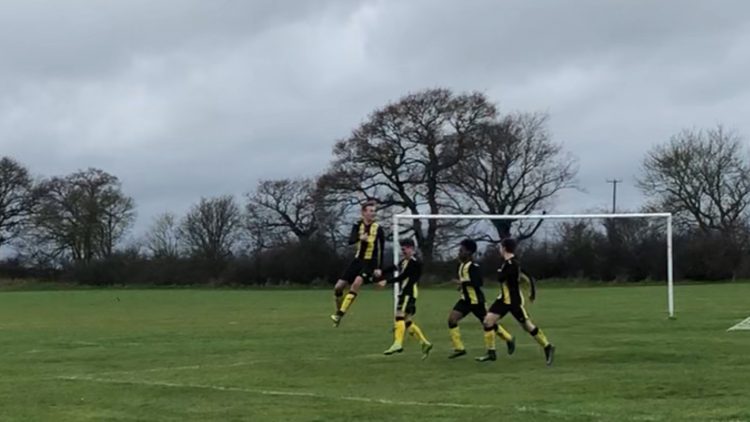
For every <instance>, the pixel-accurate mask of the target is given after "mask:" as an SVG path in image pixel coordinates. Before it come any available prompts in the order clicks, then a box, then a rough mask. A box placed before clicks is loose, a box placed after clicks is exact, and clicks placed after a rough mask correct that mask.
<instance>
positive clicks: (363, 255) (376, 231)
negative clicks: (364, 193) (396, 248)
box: [349, 220, 385, 269]
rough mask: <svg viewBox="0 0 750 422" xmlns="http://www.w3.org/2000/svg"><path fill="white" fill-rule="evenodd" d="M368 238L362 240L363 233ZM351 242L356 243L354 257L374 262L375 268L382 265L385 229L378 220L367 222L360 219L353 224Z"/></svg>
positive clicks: (350, 235) (351, 243)
mask: <svg viewBox="0 0 750 422" xmlns="http://www.w3.org/2000/svg"><path fill="white" fill-rule="evenodd" d="M365 234H366V235H367V240H364V241H363V240H360V239H361V237H362V236H363V235H365ZM349 244H350V245H356V248H355V254H354V257H355V258H357V259H361V260H363V261H368V262H372V263H373V269H379V268H381V267H382V262H383V249H384V246H385V231H383V228H382V227H380V225H379V224H378V223H376V222H372V223H371V224H369V225H368V224H365V222H364V221H362V220H360V221H359V222H357V223H356V224H354V225H353V226H352V231H351V233H350V234H349Z"/></svg>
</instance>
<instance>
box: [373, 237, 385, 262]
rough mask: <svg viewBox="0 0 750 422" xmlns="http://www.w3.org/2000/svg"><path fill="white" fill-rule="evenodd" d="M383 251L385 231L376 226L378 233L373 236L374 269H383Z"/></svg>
mask: <svg viewBox="0 0 750 422" xmlns="http://www.w3.org/2000/svg"><path fill="white" fill-rule="evenodd" d="M384 249H385V230H383V228H382V227H379V226H378V233H377V234H376V235H375V254H376V255H377V256H375V257H374V258H375V269H376V270H380V269H381V268H383V250H384Z"/></svg>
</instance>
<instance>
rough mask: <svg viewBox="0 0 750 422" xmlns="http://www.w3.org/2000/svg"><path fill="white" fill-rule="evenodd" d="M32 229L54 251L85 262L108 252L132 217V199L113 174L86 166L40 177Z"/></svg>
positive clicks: (129, 223) (133, 212)
mask: <svg viewBox="0 0 750 422" xmlns="http://www.w3.org/2000/svg"><path fill="white" fill-rule="evenodd" d="M36 196H37V204H36V207H35V212H34V216H33V224H34V229H35V230H34V231H35V234H36V237H37V239H38V240H39V241H41V242H46V243H47V244H48V245H49V248H50V249H49V250H50V251H51V253H52V254H53V255H55V256H67V257H69V258H71V259H73V260H74V261H82V262H89V261H91V260H92V259H96V258H103V257H108V256H110V255H111V254H112V253H113V251H114V247H115V245H116V244H117V243H118V241H119V240H120V239H122V237H123V236H124V234H125V233H126V232H127V230H129V229H130V227H131V226H132V224H133V222H134V220H135V204H134V201H133V199H132V198H130V197H128V196H126V195H125V194H124V193H123V192H122V187H121V184H120V181H119V180H118V179H117V177H115V176H113V175H111V174H109V173H106V172H104V171H102V170H99V169H93V168H90V169H88V170H85V171H78V172H76V173H73V174H70V175H68V176H64V177H53V178H50V179H47V180H44V181H42V182H41V183H40V184H39V186H38V188H37V189H36Z"/></svg>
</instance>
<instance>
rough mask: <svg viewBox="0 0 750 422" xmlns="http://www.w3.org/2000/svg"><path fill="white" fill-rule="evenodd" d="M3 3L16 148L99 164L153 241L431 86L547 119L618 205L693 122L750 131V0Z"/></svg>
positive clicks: (601, 193) (290, 171)
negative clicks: (158, 223) (161, 228)
mask: <svg viewBox="0 0 750 422" xmlns="http://www.w3.org/2000/svg"><path fill="white" fill-rule="evenodd" d="M720 5H721V7H719V6H718V5H717V4H716V3H710V2H704V1H676V0H672V1H660V2H653V1H614V2H602V1H597V0H587V1H583V0H580V1H568V2H528V1H520V0H514V1H503V2H498V1H490V0H480V1H472V2H463V1H457V0H456V1H432V0H430V1H428V0H420V1H409V2H404V1H396V0H387V1H358V2H354V1H348V0H346V1H345V0H340V1H335V0H327V1H323V0H321V1H304V2H291V1H271V0H268V1H253V2H242V1H214V2H206V1H198V0H185V1H179V2H177V1H175V2H167V1H162V2H146V1H145V0H138V1H130V2H96V1H83V0H79V1H66V2H53V1H13V2H11V1H6V2H4V3H3V5H2V6H0V51H3V55H2V56H0V78H2V81H3V83H1V84H0V154H3V155H12V156H14V157H16V158H17V159H19V160H21V161H22V162H24V163H26V164H27V165H29V166H30V167H31V168H32V170H33V171H34V172H37V173H39V174H44V175H52V174H61V173H67V172H70V171H73V170H76V169H78V168H85V167H89V166H95V167H100V168H104V169H105V170H108V171H110V172H112V173H114V174H116V175H118V176H119V177H120V178H121V179H122V181H123V184H124V187H125V189H126V191H128V192H129V193H130V194H132V195H133V196H134V197H135V198H136V201H137V202H138V206H139V222H138V230H139V231H140V230H142V229H143V227H145V225H147V224H148V223H149V222H150V220H151V218H152V216H153V215H154V214H156V213H158V212H161V211H165V210H174V211H176V212H182V211H184V210H185V209H186V208H187V206H189V204H190V203H192V202H194V201H195V200H197V199H198V198H199V197H200V196H209V195H215V194H223V193H234V194H241V193H243V192H246V191H248V190H249V189H251V188H252V186H253V185H254V184H255V182H256V181H257V180H258V179H259V178H266V177H284V176H297V175H310V174H315V173H318V172H320V171H322V170H323V169H324V168H325V167H326V165H327V163H328V160H329V158H330V148H331V145H332V143H333V141H334V140H335V139H338V138H341V137H345V136H346V135H347V134H348V133H349V132H350V131H351V129H352V128H353V127H355V126H356V125H357V124H358V123H359V122H361V121H362V120H363V119H364V118H365V117H366V116H367V114H368V113H369V112H370V111H372V110H373V109H374V108H376V107H379V106H381V105H383V104H384V103H386V102H387V101H389V100H394V99H396V98H398V97H399V96H401V95H403V94H405V93H406V92H408V91H415V90H419V89H423V88H429V87H434V86H447V87H450V88H453V89H455V90H458V91H461V90H480V91H483V92H485V93H487V94H488V95H489V96H490V97H491V98H492V99H493V100H496V101H497V102H498V103H499V105H500V107H501V110H503V111H513V110H529V111H547V112H549V113H550V115H551V119H550V129H551V131H552V133H553V135H554V137H555V138H556V139H558V140H560V141H562V142H564V143H565V145H566V147H567V148H568V149H569V150H570V151H571V152H573V153H575V154H576V155H577V156H578V157H579V158H580V167H581V172H580V181H581V185H582V186H583V187H584V188H586V193H576V192H570V193H567V194H565V195H563V196H562V197H561V199H560V201H559V203H558V207H557V208H558V210H560V211H576V210H580V209H589V208H595V207H604V206H607V204H608V203H609V200H610V196H609V189H610V188H611V187H610V186H609V185H607V184H606V183H605V179H607V178H611V177H619V178H621V179H624V180H625V184H624V185H623V186H622V188H621V191H620V192H621V201H620V202H621V204H622V205H623V206H624V207H627V208H631V209H632V208H637V207H638V206H639V205H640V204H641V203H642V198H641V197H640V195H639V193H638V192H637V190H636V189H635V188H634V186H633V177H634V175H636V174H637V172H638V166H639V162H640V159H641V157H642V156H643V154H644V153H645V151H647V150H648V149H649V148H650V147H651V146H652V145H653V144H655V143H657V142H661V141H663V140H665V139H668V138H669V136H670V135H671V134H673V133H675V132H677V131H678V130H679V129H680V128H683V127H692V126H711V125H714V124H716V123H717V122H724V123H726V124H727V125H728V126H730V127H734V128H737V129H738V130H739V131H740V132H741V133H743V134H744V135H746V136H750V123H748V122H747V121H746V115H747V110H748V101H750V82H748V79H747V77H746V76H745V75H747V74H750V54H748V53H750V4H748V3H747V2H744V1H736V0H731V1H725V2H722V3H721V4H720Z"/></svg>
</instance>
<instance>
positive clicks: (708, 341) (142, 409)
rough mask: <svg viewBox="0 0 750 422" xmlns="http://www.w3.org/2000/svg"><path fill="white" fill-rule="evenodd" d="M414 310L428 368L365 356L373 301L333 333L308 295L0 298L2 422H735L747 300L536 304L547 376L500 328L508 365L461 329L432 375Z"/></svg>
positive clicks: (325, 296)
mask: <svg viewBox="0 0 750 422" xmlns="http://www.w3.org/2000/svg"><path fill="white" fill-rule="evenodd" d="M421 293H422V295H421V296H422V297H421V298H420V302H419V304H418V307H419V310H418V314H417V320H418V321H419V322H420V324H421V325H422V327H423V329H424V331H425V333H426V334H427V336H428V337H430V338H431V339H432V340H433V342H434V343H435V344H436V347H435V351H434V353H433V356H431V357H430V359H428V360H426V361H421V360H420V355H419V352H418V350H417V349H418V347H417V345H416V344H414V343H412V342H408V343H407V351H406V352H405V353H403V354H401V355H397V356H392V357H384V356H382V355H380V352H381V351H382V350H384V349H385V348H386V347H387V346H389V345H390V342H391V321H390V316H389V309H390V299H391V298H390V295H389V294H388V293H387V292H382V291H373V290H367V291H365V292H364V293H363V294H362V295H361V296H360V298H359V300H358V302H356V303H355V304H354V306H353V310H352V312H351V314H350V315H348V316H347V317H346V319H345V320H344V322H343V323H342V326H341V327H340V328H338V329H334V328H332V327H331V325H330V323H329V321H328V314H329V313H330V310H331V307H332V305H331V299H332V298H331V295H330V292H328V291H321V290H310V291H304V290H278V291H258V290H255V291H247V290H246V291H242V290H236V291H235V290H81V291H58V292H54V291H45V292H4V293H0V421H3V422H6V421H56V422H57V421H326V422H327V421H347V422H349V421H355V420H356V421H368V420H387V421H415V420H425V421H453V420H460V421H473V420H503V421H521V420H524V421H590V420H602V421H615V420H624V421H691V420H695V421H706V420H726V421H730V420H733V421H744V420H748V421H750V358H749V357H748V356H750V331H737V332H726V330H727V328H728V327H729V326H731V325H733V324H735V323H736V322H738V321H739V320H741V319H744V318H745V317H747V316H749V315H750V306H748V304H749V302H748V298H750V284H736V285H735V284H722V285H716V286H713V285H702V286H678V288H677V290H676V293H677V296H676V298H677V312H678V315H677V316H678V318H677V320H668V319H667V318H666V314H665V308H666V290H665V289H664V288H663V287H622V288H619V287H609V288H579V289H574V288H571V289H542V290H541V292H540V302H539V303H537V304H535V305H534V306H533V307H531V308H530V309H529V311H530V313H531V314H532V316H533V317H534V318H535V320H536V321H537V322H538V324H539V325H540V326H541V327H543V328H544V330H545V332H546V333H547V334H548V336H549V338H550V339H551V340H552V341H553V342H554V343H555V344H556V345H557V347H558V354H557V361H556V363H555V366H554V367H552V368H546V367H545V366H544V363H543V357H542V353H541V350H539V348H538V347H537V345H536V343H534V341H533V339H531V338H530V337H529V336H527V335H524V334H523V333H522V332H521V330H520V328H519V327H518V326H517V325H516V324H515V323H514V322H512V321H507V322H506V327H507V328H509V329H510V330H511V331H512V332H513V333H515V334H517V335H518V339H519V340H518V342H519V347H518V350H517V351H516V354H515V355H513V356H512V357H508V356H506V355H504V354H501V356H500V358H499V360H498V361H497V362H494V363H492V364H478V363H476V362H474V361H473V356H476V355H479V354H481V352H482V333H481V329H480V327H479V325H478V324H477V322H476V321H474V320H470V319H467V320H465V321H464V322H463V324H462V329H463V334H464V340H465V341H466V343H467V347H469V348H470V355H469V356H468V357H466V358H464V359H463V360H458V361H449V360H447V359H446V358H445V356H446V355H447V353H448V352H449V342H448V336H447V330H446V325H445V318H446V316H447V313H448V311H449V310H450V308H451V307H452V305H453V302H454V301H455V299H456V293H455V292H453V291H449V290H440V289H425V290H423V291H422V292H421ZM493 293H494V292H493ZM118 299H119V300H118ZM498 345H499V346H500V347H502V344H498ZM431 403H432V404H433V405H430V404H431ZM436 403H442V404H443V405H442V406H440V405H436ZM446 404H461V405H466V407H448V406H446Z"/></svg>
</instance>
